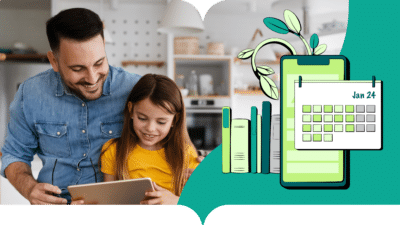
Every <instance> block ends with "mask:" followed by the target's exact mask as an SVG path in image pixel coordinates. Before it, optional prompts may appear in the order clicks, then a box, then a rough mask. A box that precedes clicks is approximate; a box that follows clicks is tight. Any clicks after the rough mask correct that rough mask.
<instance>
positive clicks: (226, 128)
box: [222, 107, 232, 173]
mask: <svg viewBox="0 0 400 225" xmlns="http://www.w3.org/2000/svg"><path fill="white" fill-rule="evenodd" d="M231 115H232V110H231V108H230V107H223V108H222V172H223V173H230V172H231V121H232V120H231Z"/></svg>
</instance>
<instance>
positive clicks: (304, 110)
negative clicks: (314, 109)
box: [303, 105, 311, 113]
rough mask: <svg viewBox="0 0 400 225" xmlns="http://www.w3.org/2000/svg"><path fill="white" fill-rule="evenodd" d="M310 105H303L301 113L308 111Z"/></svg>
mask: <svg viewBox="0 0 400 225" xmlns="http://www.w3.org/2000/svg"><path fill="white" fill-rule="evenodd" d="M310 112H311V105H303V113H310Z"/></svg>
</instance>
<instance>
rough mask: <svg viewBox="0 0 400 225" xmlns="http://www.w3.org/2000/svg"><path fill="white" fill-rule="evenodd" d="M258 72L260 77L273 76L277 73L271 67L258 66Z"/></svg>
mask: <svg viewBox="0 0 400 225" xmlns="http://www.w3.org/2000/svg"><path fill="white" fill-rule="evenodd" d="M257 72H258V73H259V74H260V75H271V74H274V73H275V71H274V70H273V69H272V68H271V67H269V66H257Z"/></svg>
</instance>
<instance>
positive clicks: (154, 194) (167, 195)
mask: <svg viewBox="0 0 400 225" xmlns="http://www.w3.org/2000/svg"><path fill="white" fill-rule="evenodd" d="M153 186H154V189H155V191H147V192H146V194H145V195H146V199H147V198H150V199H147V200H143V201H141V202H140V204H142V205H177V204H178V201H179V197H178V196H176V195H174V194H172V193H171V192H170V191H168V190H166V189H164V188H162V187H160V186H158V185H157V184H156V183H154V182H153Z"/></svg>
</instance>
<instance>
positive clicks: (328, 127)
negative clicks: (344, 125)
mask: <svg viewBox="0 0 400 225" xmlns="http://www.w3.org/2000/svg"><path fill="white" fill-rule="evenodd" d="M332 130H333V125H332V124H325V125H324V132H332Z"/></svg>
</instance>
